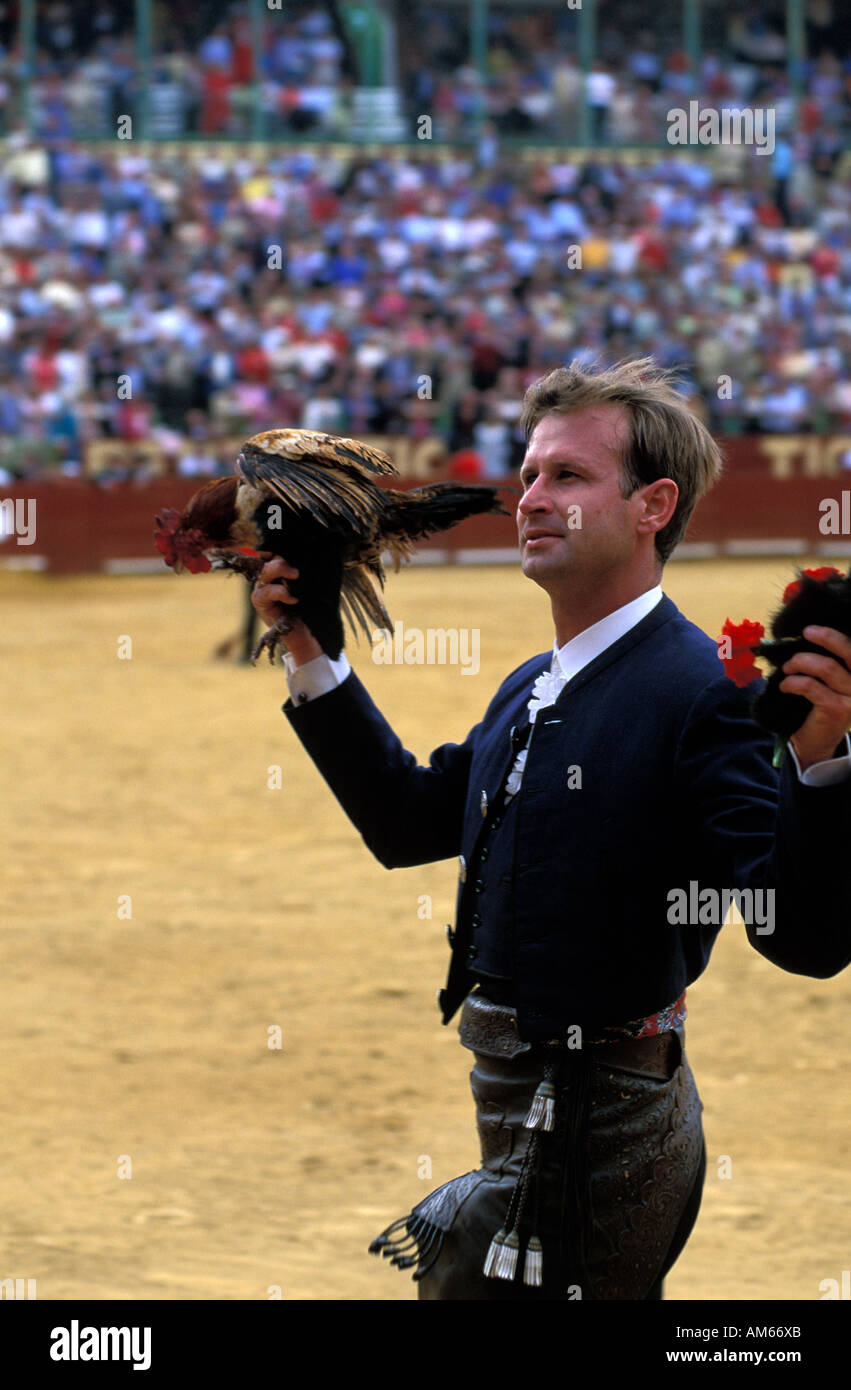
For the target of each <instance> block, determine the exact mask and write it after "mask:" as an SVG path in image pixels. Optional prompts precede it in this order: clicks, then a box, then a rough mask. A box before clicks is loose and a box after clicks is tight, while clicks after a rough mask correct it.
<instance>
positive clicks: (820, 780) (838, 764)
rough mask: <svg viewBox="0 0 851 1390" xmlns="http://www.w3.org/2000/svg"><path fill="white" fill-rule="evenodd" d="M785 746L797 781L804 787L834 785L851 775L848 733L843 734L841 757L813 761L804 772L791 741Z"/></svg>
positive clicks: (850, 744)
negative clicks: (843, 743)
mask: <svg viewBox="0 0 851 1390" xmlns="http://www.w3.org/2000/svg"><path fill="white" fill-rule="evenodd" d="M786 747H787V748H788V750H789V754H790V756H791V758H792V761H793V762H794V764H795V771H796V772H797V774H798V781H799V782H802V783H803V784H804V786H805V787H834V786H836V784H837V783H838V782H845V781H847V780H848V778H849V777H851V736H849V735H848V734H846V735H845V753H844V754H843V756H842V757H841V758H825V760H824V762H821V763H813V764H812V765H811V766H810V767H808V768H807V770H806V772H802V771H801V764H800V763H799V762H798V757H797V754H796V752H795V750H794V748H793V747H792V745H791V743H787V745H786Z"/></svg>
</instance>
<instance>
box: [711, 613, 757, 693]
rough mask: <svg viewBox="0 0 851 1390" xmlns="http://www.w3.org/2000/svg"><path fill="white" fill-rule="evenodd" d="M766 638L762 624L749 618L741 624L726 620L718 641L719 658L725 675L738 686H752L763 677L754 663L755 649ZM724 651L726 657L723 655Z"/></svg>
mask: <svg viewBox="0 0 851 1390" xmlns="http://www.w3.org/2000/svg"><path fill="white" fill-rule="evenodd" d="M764 636H765V628H764V627H763V625H762V623H753V622H751V621H750V619H748V618H745V620H744V621H743V622H741V623H734V622H733V621H732V620H731V619H730V618H727V619H726V620H725V623H724V626H723V628H722V629H721V637H720V639H719V641H718V656H719V658H720V660H721V662H722V664H723V666H724V673H725V675H727V676H729V677H730V680H731V681H734V682H735V684H736V685H738V686H745V685H750V683H751V681H755V680H759V678H760V676H761V675H762V672H761V671H760V669H759V667H758V666H757V664H756V662H755V661H754V657H753V649H754V647H755V646H756V645H757V643H759V642H761V641H762V639H763V637H764ZM722 650H723V651H724V652H726V655H722Z"/></svg>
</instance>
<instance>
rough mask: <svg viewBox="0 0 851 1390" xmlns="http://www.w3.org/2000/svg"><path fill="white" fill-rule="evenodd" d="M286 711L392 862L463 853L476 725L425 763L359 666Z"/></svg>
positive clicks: (373, 846)
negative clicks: (372, 691)
mask: <svg viewBox="0 0 851 1390" xmlns="http://www.w3.org/2000/svg"><path fill="white" fill-rule="evenodd" d="M283 711H284V714H285V715H286V716H287V718H288V719H289V721H290V723H291V725H292V726H293V728H294V730H295V732H296V734H297V735H298V737H299V739H300V740H301V742H302V744H303V746H304V748H305V749H306V751H307V753H308V754H309V755H310V757H311V758H312V759H313V761H314V762H315V764H316V766H317V768H318V769H319V771H320V772H321V773H322V776H323V777H324V778H325V781H326V782H327V783H328V786H329V787H330V788H331V791H332V792H333V793H334V795H335V796H336V798H337V800H338V801H339V803H340V805H341V806H342V808H343V810H344V811H345V812H346V815H347V816H348V817H349V819H350V820H351V821H352V822H353V824H354V825H355V826H357V828H358V830H359V831H360V832H361V834H362V835H363V838H364V841H365V843H366V845H367V847H368V848H369V849H370V850H371V851H372V853H373V854H374V855H375V857H376V859H378V860H379V862H380V863H381V864H383V865H384V867H385V868H387V869H396V868H402V867H406V866H408V865H411V864H428V863H431V862H432V861H433V860H436V859H449V858H451V857H452V856H453V855H456V854H458V853H459V851H460V848H461V828H462V822H463V816H464V803H465V801H466V797H467V782H468V778H469V771H470V762H471V760H472V754H473V744H474V739H475V734H476V730H475V729H474V730H472V732H471V733H470V734H469V735H468V736H467V738H466V739H465V741H464V743H462V744H460V745H459V744H454V743H446V744H444V745H443V746H442V747H440V748H436V749H435V751H434V752H433V753H432V755H431V758H430V759H429V765H428V767H422V766H420V765H419V764H418V763H417V760H416V758H415V757H414V755H413V753H409V752H408V751H407V750H406V749H405V748H404V747H403V745H402V743H401V741H400V739H399V738H398V737H397V735H396V734H395V733H394V732H393V729H392V728H391V727H390V725H389V723H388V722H387V720H386V719H385V718H384V715H383V714H382V713H381V711H380V710H379V709H378V707H377V706H376V705H375V703H374V702H373V701H372V699H371V698H370V696H369V694H368V693H367V691H366V690H365V688H364V686H363V685H362V684H361V682H360V681H359V680H358V678H357V676H356V675H355V674H354V672H351V673H350V674H349V675H348V676H347V677H346V679H345V680H344V681H343V682H342V684H341V685H339V686H337V687H336V688H335V689H333V690H331V691H329V692H328V693H327V694H324V695H321V696H320V697H319V698H318V699H314V700H309V701H306V702H305V703H304V704H301V705H295V704H293V702H292V700H287V702H286V704H285V705H284V706H283ZM476 727H477V728H478V726H476Z"/></svg>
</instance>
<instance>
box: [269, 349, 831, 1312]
mask: <svg viewBox="0 0 851 1390" xmlns="http://www.w3.org/2000/svg"><path fill="white" fill-rule="evenodd" d="M523 425H524V429H525V431H526V437H527V440H528V447H527V451H526V455H525V458H524V462H523V466H522V469H521V481H522V485H523V494H522V497H521V500H520V502H519V505H518V509H517V522H518V530H519V537H520V546H521V560H522V567H523V572H524V574H525V575H526V576H527V577H528V578H530V579H533V580H534V581H535V582H536V583H537V584H539V585H540V586H541V587H542V588H543V589H544V590H545V592H546V593H547V594H548V595H549V598H550V603H551V607H552V614H553V623H554V628H555V642H554V648H553V652H552V654H551V655H550V656H547V655H546V654H545V655H540V656H536V657H534V658H532V660H530V661H528V662H526V663H524V665H522V666H521V667H519V669H518V670H517V671H515V672H513V673H512V674H511V675H510V676H509V677H508V678H507V679H506V681H505V682H504V683H503V685H502V686H501V687H500V689H499V690H498V691H497V693H496V695H495V696H494V698H493V700H492V701H491V704H490V706H489V707H488V709H487V711H486V712H485V714H484V717H483V719H482V721H481V723H480V724H478V725H477V726H476V727H475V728H474V729H473V730H472V732H471V733H470V734H469V735H468V737H467V739H466V740H465V742H464V743H463V744H461V745H453V744H447V745H444V746H443V747H442V748H438V749H437V750H435V752H434V753H433V754H432V756H431V759H430V764H429V767H428V768H424V767H419V766H417V764H416V760H415V758H414V757H413V755H411V754H410V753H407V752H406V751H405V750H404V749H403V748H402V746H401V744H400V742H399V740H398V739H397V738H396V736H395V734H394V733H393V731H392V729H390V727H389V725H388V724H387V722H386V721H385V720H384V718H383V716H382V715H381V714H380V712H379V711H378V710H377V709H376V707H375V705H374V704H373V703H372V701H371V700H370V698H369V696H368V695H367V693H366V691H365V690H364V688H363V686H362V685H361V683H360V682H359V681H358V679H357V677H356V676H355V675H354V674H353V673H352V672H351V671H350V669H349V667H348V663H347V661H346V660H345V658H344V657H341V658H340V660H339V661H338V662H331V661H329V659H328V658H327V657H325V656H323V655H322V654H321V651H320V649H319V647H318V644H317V643H316V642H315V640H314V639H313V638H312V637H311V635H310V634H309V633H308V632H307V631H306V630H305V629H304V627H303V625H302V624H300V623H298V622H297V621H294V623H293V628H292V632H291V634H290V636H289V637H288V639H287V640H288V645H289V654H288V656H287V658H286V665H287V671H288V680H289V685H290V694H291V698H290V700H288V701H287V703H286V704H285V706H284V711H285V713H286V714H287V717H288V718H289V720H290V722H291V723H292V725H293V727H294V729H295V730H296V732H297V734H298V736H299V738H300V739H301V741H302V743H303V744H304V746H305V748H306V749H307V751H308V752H309V753H310V755H311V757H313V759H314V760H315V762H316V763H317V766H318V767H319V769H320V771H321V772H322V774H323V776H324V777H325V779H326V780H327V781H328V783H329V785H330V787H331V789H332V790H333V791H334V793H335V795H336V796H337V797H338V799H339V800H340V802H341V804H342V806H343V808H344V809H345V810H346V812H347V813H348V815H349V816H350V818H351V819H352V821H353V822H354V824H355V825H356V826H357V827H358V828H359V829H360V830H361V831H362V833H363V837H364V840H365V841H366V844H367V845H368V847H369V848H370V849H371V850H372V851H373V853H374V854H375V855H376V856H377V858H378V859H379V860H380V861H381V862H382V863H383V864H385V865H386V866H387V867H395V866H402V865H410V864H415V863H424V862H428V861H431V860H437V859H442V858H446V857H448V856H450V855H455V854H458V853H460V855H461V882H460V885H459V898H458V913H457V921H456V929H455V932H454V934H452V935H451V942H452V945H453V952H452V963H451V967H450V971H449V979H448V982H447V986H446V989H445V990H444V991H442V993H441V1007H442V1010H443V1019H444V1022H449V1020H450V1019H451V1018H452V1017H453V1016H454V1014H455V1012H456V1010H457V1009H458V1008H459V1006H461V1005H462V1004H463V1009H462V1015H461V1025H460V1033H461V1040H462V1043H463V1044H464V1045H465V1046H466V1047H468V1048H469V1049H470V1050H471V1051H472V1052H473V1053H474V1058H475V1063H474V1067H473V1072H472V1078H471V1080H472V1086H473V1092H474V1096H475V1099H476V1105H477V1117H478V1127H479V1133H480V1138H481V1144H482V1165H481V1167H480V1168H478V1169H476V1170H474V1171H473V1172H471V1173H468V1174H465V1175H463V1176H462V1177H460V1178H457V1179H455V1180H454V1181H453V1182H450V1183H447V1184H445V1185H444V1187H442V1188H439V1189H438V1190H437V1191H436V1192H434V1193H431V1194H430V1195H429V1196H428V1197H427V1198H425V1200H424V1201H422V1202H420V1203H419V1205H418V1206H417V1207H416V1208H415V1209H414V1210H413V1211H412V1212H411V1213H410V1214H409V1215H408V1216H406V1217H402V1218H401V1219H400V1220H399V1221H397V1222H395V1223H394V1225H393V1226H391V1227H390V1228H389V1229H388V1230H387V1231H386V1232H384V1233H383V1234H382V1235H381V1236H380V1237H378V1238H377V1240H376V1241H375V1242H374V1244H373V1248H374V1249H376V1250H379V1249H380V1250H383V1251H384V1252H385V1253H388V1254H390V1255H392V1257H393V1260H394V1262H395V1263H397V1264H400V1265H401V1266H402V1267H409V1268H412V1269H413V1270H414V1278H415V1279H417V1280H418V1284H419V1295H420V1297H421V1298H434V1299H499V1298H503V1299H506V1298H507V1299H521V1298H540V1297H547V1298H556V1299H562V1300H564V1299H572V1298H580V1297H581V1298H583V1299H607V1300H614V1299H648V1298H651V1299H652V1298H660V1297H661V1296H662V1281H663V1279H664V1276H665V1274H666V1273H667V1271H668V1270H669V1269H670V1267H671V1265H672V1264H673V1262H674V1260H675V1259H676V1257H677V1255H678V1254H679V1252H680V1250H681V1249H682V1247H683V1245H684V1243H685V1241H686V1239H687V1237H688V1235H689V1233H690V1230H691V1228H692V1226H693V1224H694V1221H695V1219H696V1215H697V1209H698V1207H699V1204H700V1196H701V1189H702V1182H703V1173H704V1168H705V1151H704V1146H703V1135H702V1127H701V1121H700V1108H701V1107H700V1101H699V1097H698V1095H697V1091H696V1088H695V1085H694V1079H693V1077H692V1075H691V1071H690V1069H689V1066H688V1063H687V1061H686V1058H685V1054H684V1032H683V1020H684V1017H685V1003H684V996H685V990H686V987H687V986H688V985H689V984H690V983H691V982H692V981H693V980H695V979H696V978H697V977H698V976H699V975H700V974H701V972H702V971H703V970H704V968H705V966H706V964H707V962H708V959H709V954H710V951H711V948H712V945H713V942H714V940H715V937H716V935H717V933H718V930H719V926H720V922H721V920H723V918H717V917H716V918H714V919H713V918H711V917H710V918H708V919H707V917H706V916H705V915H704V914H703V913H702V912H701V913H700V914H699V915H698V917H697V918H696V919H695V918H693V919H691V920H688V921H682V920H681V919H680V917H679V916H676V915H672V913H671V910H670V903H671V895H672V893H674V891H675V890H678V889H681V890H687V889H689V887H690V885H692V884H694V883H696V884H697V885H698V889H699V891H700V892H701V893H702V891H703V890H704V889H706V888H710V889H714V890H717V891H719V892H721V891H723V890H724V889H726V890H728V892H729V891H730V890H736V891H740V892H742V891H743V890H745V891H744V893H743V896H742V899H741V901H742V902H743V903H745V907H746V908H747V906H748V901H750V903H751V904H754V905H755V904H756V903H757V902H758V901H759V902H761V903H762V904H763V905H764V904H765V903H768V904H769V906H770V911H769V910H766V909H765V908H764V907H763V910H762V911H761V912H759V911H756V910H753V911H746V912H744V914H743V915H745V918H746V922H747V934H748V939H749V940H750V942H751V943H752V945H753V946H754V947H755V948H756V949H757V950H758V951H760V952H761V953H762V954H763V955H765V956H767V957H768V959H769V960H772V961H774V962H775V963H776V964H778V965H779V966H781V968H783V969H787V970H791V971H795V972H797V973H801V974H805V975H812V976H821V977H823V976H829V975H833V974H835V973H837V972H838V971H839V970H841V969H842V968H843V967H844V966H845V965H846V964H847V962H848V959H849V949H848V938H849V927H848V923H849V920H851V893H849V889H848V887H847V881H848V880H847V875H844V874H842V873H840V872H837V868H836V866H837V865H839V864H841V863H842V862H843V859H844V854H845V852H846V851H845V846H846V845H847V832H848V828H849V819H850V818H851V816H850V815H849V813H851V781H848V774H849V768H851V755H849V749H848V741H847V739H845V738H844V735H845V732H846V730H847V729H848V728H849V727H851V669H849V666H851V641H849V639H848V638H846V637H844V636H843V635H842V634H840V633H836V632H830V631H827V632H822V633H820V634H818V636H817V640H818V642H819V644H820V645H822V646H823V647H824V648H826V649H827V650H829V651H830V652H831V653H832V655H831V656H820V655H817V654H814V653H813V654H808V655H799V656H795V657H793V658H792V659H790V661H789V662H788V663H787V664H786V667H785V668H784V669H785V670H786V671H787V676H786V678H785V680H784V681H783V686H782V688H783V690H784V691H788V692H789V693H798V694H801V695H804V696H806V698H807V699H808V700H810V701H811V703H812V706H813V708H812V712H811V713H810V715H809V716H808V717H807V719H806V720H805V722H804V724H803V725H802V726H801V728H800V729H799V730H798V732H797V733H796V734H795V735H794V737H793V740H792V741H791V744H792V746H791V751H790V755H789V756H788V757H787V759H786V761H785V763H784V765H783V766H782V768H781V770H780V771H779V772H778V771H777V770H775V768H774V767H773V765H772V740H771V739H770V737H769V736H768V735H766V734H765V733H764V732H763V731H762V730H761V729H760V728H758V726H757V725H756V724H755V723H754V722H753V720H752V719H751V718H750V714H749V708H750V702H751V699H752V696H753V692H752V691H749V690H743V689H739V688H738V687H737V686H736V685H735V684H734V683H733V682H732V681H731V680H728V679H727V677H726V676H725V675H724V672H723V669H722V667H721V665H720V663H719V658H718V651H717V648H716V646H715V643H714V642H712V641H711V639H710V638H709V637H707V636H706V635H705V634H704V633H703V632H701V631H700V630H699V629H698V628H696V627H695V626H694V625H693V624H691V623H689V622H687V621H686V619H685V618H684V617H682V615H681V614H680V613H679V612H678V611H677V609H676V607H675V606H674V604H673V603H672V602H671V601H670V599H668V598H667V597H665V596H664V595H663V593H662V590H661V587H660V578H661V573H662V568H663V566H664V564H665V562H666V560H667V559H668V556H669V555H670V553H671V551H672V550H673V549H674V547H675V546H676V544H677V543H678V541H679V540H680V539H681V538H682V535H683V533H684V531H685V528H686V525H687V522H688V519H689V517H690V515H691V513H692V511H693V509H694V506H695V504H696V503H697V501H698V499H699V497H700V496H701V495H702V493H703V492H704V491H705V490H706V489H707V488H708V487H709V486H711V484H712V483H713V482H714V481H715V479H716V477H717V475H718V472H719V469H720V459H719V455H718V451H717V448H716V446H715V443H714V441H713V440H712V438H711V436H710V435H709V434H708V432H707V431H706V430H705V429H704V427H703V426H702V425H701V424H700V423H699V422H698V421H697V420H696V419H695V418H694V417H693V416H692V415H691V414H690V412H689V411H688V409H687V408H686V407H685V405H684V404H683V402H682V400H681V398H680V397H679V396H678V395H677V393H676V392H675V390H674V389H673V387H672V385H671V383H670V381H669V379H668V378H667V375H666V374H665V373H663V372H660V371H658V370H656V369H654V368H653V367H652V364H651V363H650V362H648V361H647V360H644V361H640V362H633V363H625V364H621V365H620V366H618V367H616V368H612V369H610V370H608V371H599V372H593V371H591V372H589V371H584V370H582V369H581V368H580V367H578V366H577V365H575V364H574V365H572V366H571V367H569V368H567V369H564V368H561V369H558V370H557V371H555V372H552V373H551V374H550V375H549V376H548V377H546V378H544V379H543V380H542V381H539V382H537V383H536V384H535V385H534V386H533V387H531V388H530V390H529V391H528V392H527V396H526V401H525V405H524V411H523ZM293 577H295V572H294V571H293V570H292V569H291V568H290V567H289V566H287V564H286V563H285V562H284V561H280V560H275V561H271V562H270V563H269V564H268V565H267V566H266V568H265V569H264V571H263V573H262V574H261V577H260V580H259V581H258V587H257V588H256V590H255V597H254V601H255V604H256V606H257V607H258V609H259V610H260V612H261V614H262V616H263V617H264V618H265V619H266V620H267V621H272V620H273V619H274V617H275V616H277V615H278V614H279V613H280V612H281V611H282V610H281V609H280V607H279V604H281V603H288V602H290V603H291V602H292V601H293V600H292V599H291V597H290V596H289V594H288V591H287V588H286V583H285V582H282V581H285V580H286V579H287V578H293ZM747 890H750V897H748V891H747ZM728 901H729V899H728Z"/></svg>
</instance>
